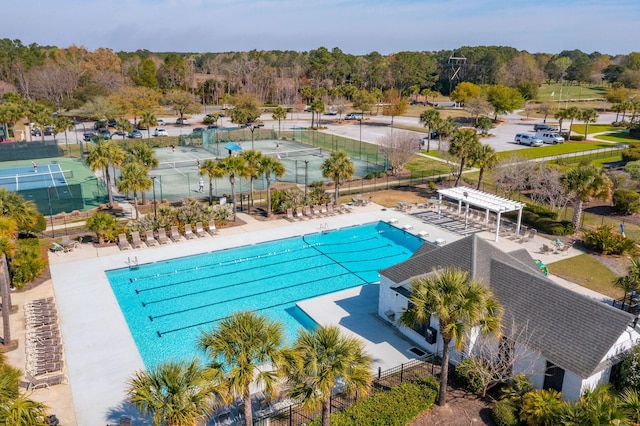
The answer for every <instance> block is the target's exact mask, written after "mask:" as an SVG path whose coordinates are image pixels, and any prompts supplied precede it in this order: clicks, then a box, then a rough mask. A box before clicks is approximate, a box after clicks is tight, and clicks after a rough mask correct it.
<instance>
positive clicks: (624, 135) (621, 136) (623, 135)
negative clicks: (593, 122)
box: [598, 131, 640, 143]
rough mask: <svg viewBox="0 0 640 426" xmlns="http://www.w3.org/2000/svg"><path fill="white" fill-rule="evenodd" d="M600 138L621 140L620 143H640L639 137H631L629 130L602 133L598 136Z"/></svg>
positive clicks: (612, 140) (613, 140)
mask: <svg viewBox="0 0 640 426" xmlns="http://www.w3.org/2000/svg"><path fill="white" fill-rule="evenodd" d="M598 139H602V140H605V141H611V142H620V143H640V140H639V139H633V138H630V137H629V132H627V131H621V132H616V133H609V134H607V135H600V136H598Z"/></svg>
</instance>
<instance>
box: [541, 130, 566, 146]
mask: <svg viewBox="0 0 640 426" xmlns="http://www.w3.org/2000/svg"><path fill="white" fill-rule="evenodd" d="M536 137H537V138H539V139H542V142H544V143H548V144H552V145H555V144H558V143H564V138H563V137H562V136H560V135H559V134H558V133H554V132H552V131H549V132H538V133H536Z"/></svg>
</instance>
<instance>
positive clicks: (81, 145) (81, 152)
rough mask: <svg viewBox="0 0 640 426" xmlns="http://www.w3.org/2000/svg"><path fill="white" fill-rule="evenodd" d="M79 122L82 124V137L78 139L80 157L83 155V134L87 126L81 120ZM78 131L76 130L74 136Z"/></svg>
mask: <svg viewBox="0 0 640 426" xmlns="http://www.w3.org/2000/svg"><path fill="white" fill-rule="evenodd" d="M79 124H82V139H80V158H82V157H83V155H84V143H83V141H84V135H85V133H87V128H86V127H85V126H84V123H83V122H82V121H81V122H80V123H79ZM77 135H78V133H77V132H76V137H77Z"/></svg>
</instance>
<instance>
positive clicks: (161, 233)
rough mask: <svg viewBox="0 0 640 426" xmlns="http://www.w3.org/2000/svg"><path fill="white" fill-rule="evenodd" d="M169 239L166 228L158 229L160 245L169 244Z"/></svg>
mask: <svg viewBox="0 0 640 426" xmlns="http://www.w3.org/2000/svg"><path fill="white" fill-rule="evenodd" d="M169 241H170V240H169V237H167V231H166V230H165V229H164V228H160V229H158V242H159V243H160V244H168V243H169Z"/></svg>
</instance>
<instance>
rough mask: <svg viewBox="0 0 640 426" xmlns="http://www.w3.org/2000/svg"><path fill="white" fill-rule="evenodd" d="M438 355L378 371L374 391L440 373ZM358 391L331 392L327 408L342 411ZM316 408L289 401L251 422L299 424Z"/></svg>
mask: <svg viewBox="0 0 640 426" xmlns="http://www.w3.org/2000/svg"><path fill="white" fill-rule="evenodd" d="M440 371H441V364H440V357H439V356H437V355H435V354H429V355H426V356H425V357H423V358H420V359H414V360H411V361H409V362H406V363H404V364H400V365H398V366H396V367H393V368H390V369H388V370H385V371H382V370H378V374H377V375H376V378H375V379H374V381H373V389H374V392H388V391H389V390H391V388H392V387H394V386H399V385H401V384H402V383H406V382H413V381H416V380H419V379H421V378H424V377H430V376H431V377H437V376H439V375H440ZM358 399H359V398H358V395H357V394H356V395H353V396H349V395H346V394H344V393H336V394H334V395H332V396H331V400H330V405H329V406H330V411H331V413H335V412H338V411H342V410H344V409H345V408H347V407H348V406H350V405H352V404H353V403H355V402H356V401H358ZM320 413H321V411H320V410H315V411H309V410H305V409H304V408H303V407H302V405H299V404H297V405H290V406H288V407H284V408H282V409H280V410H276V411H274V412H272V413H270V414H268V415H265V416H261V417H256V418H255V419H254V420H253V425H254V426H300V425H306V424H307V423H309V422H311V421H312V420H313V419H314V418H315V417H317V416H319V415H320Z"/></svg>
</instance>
